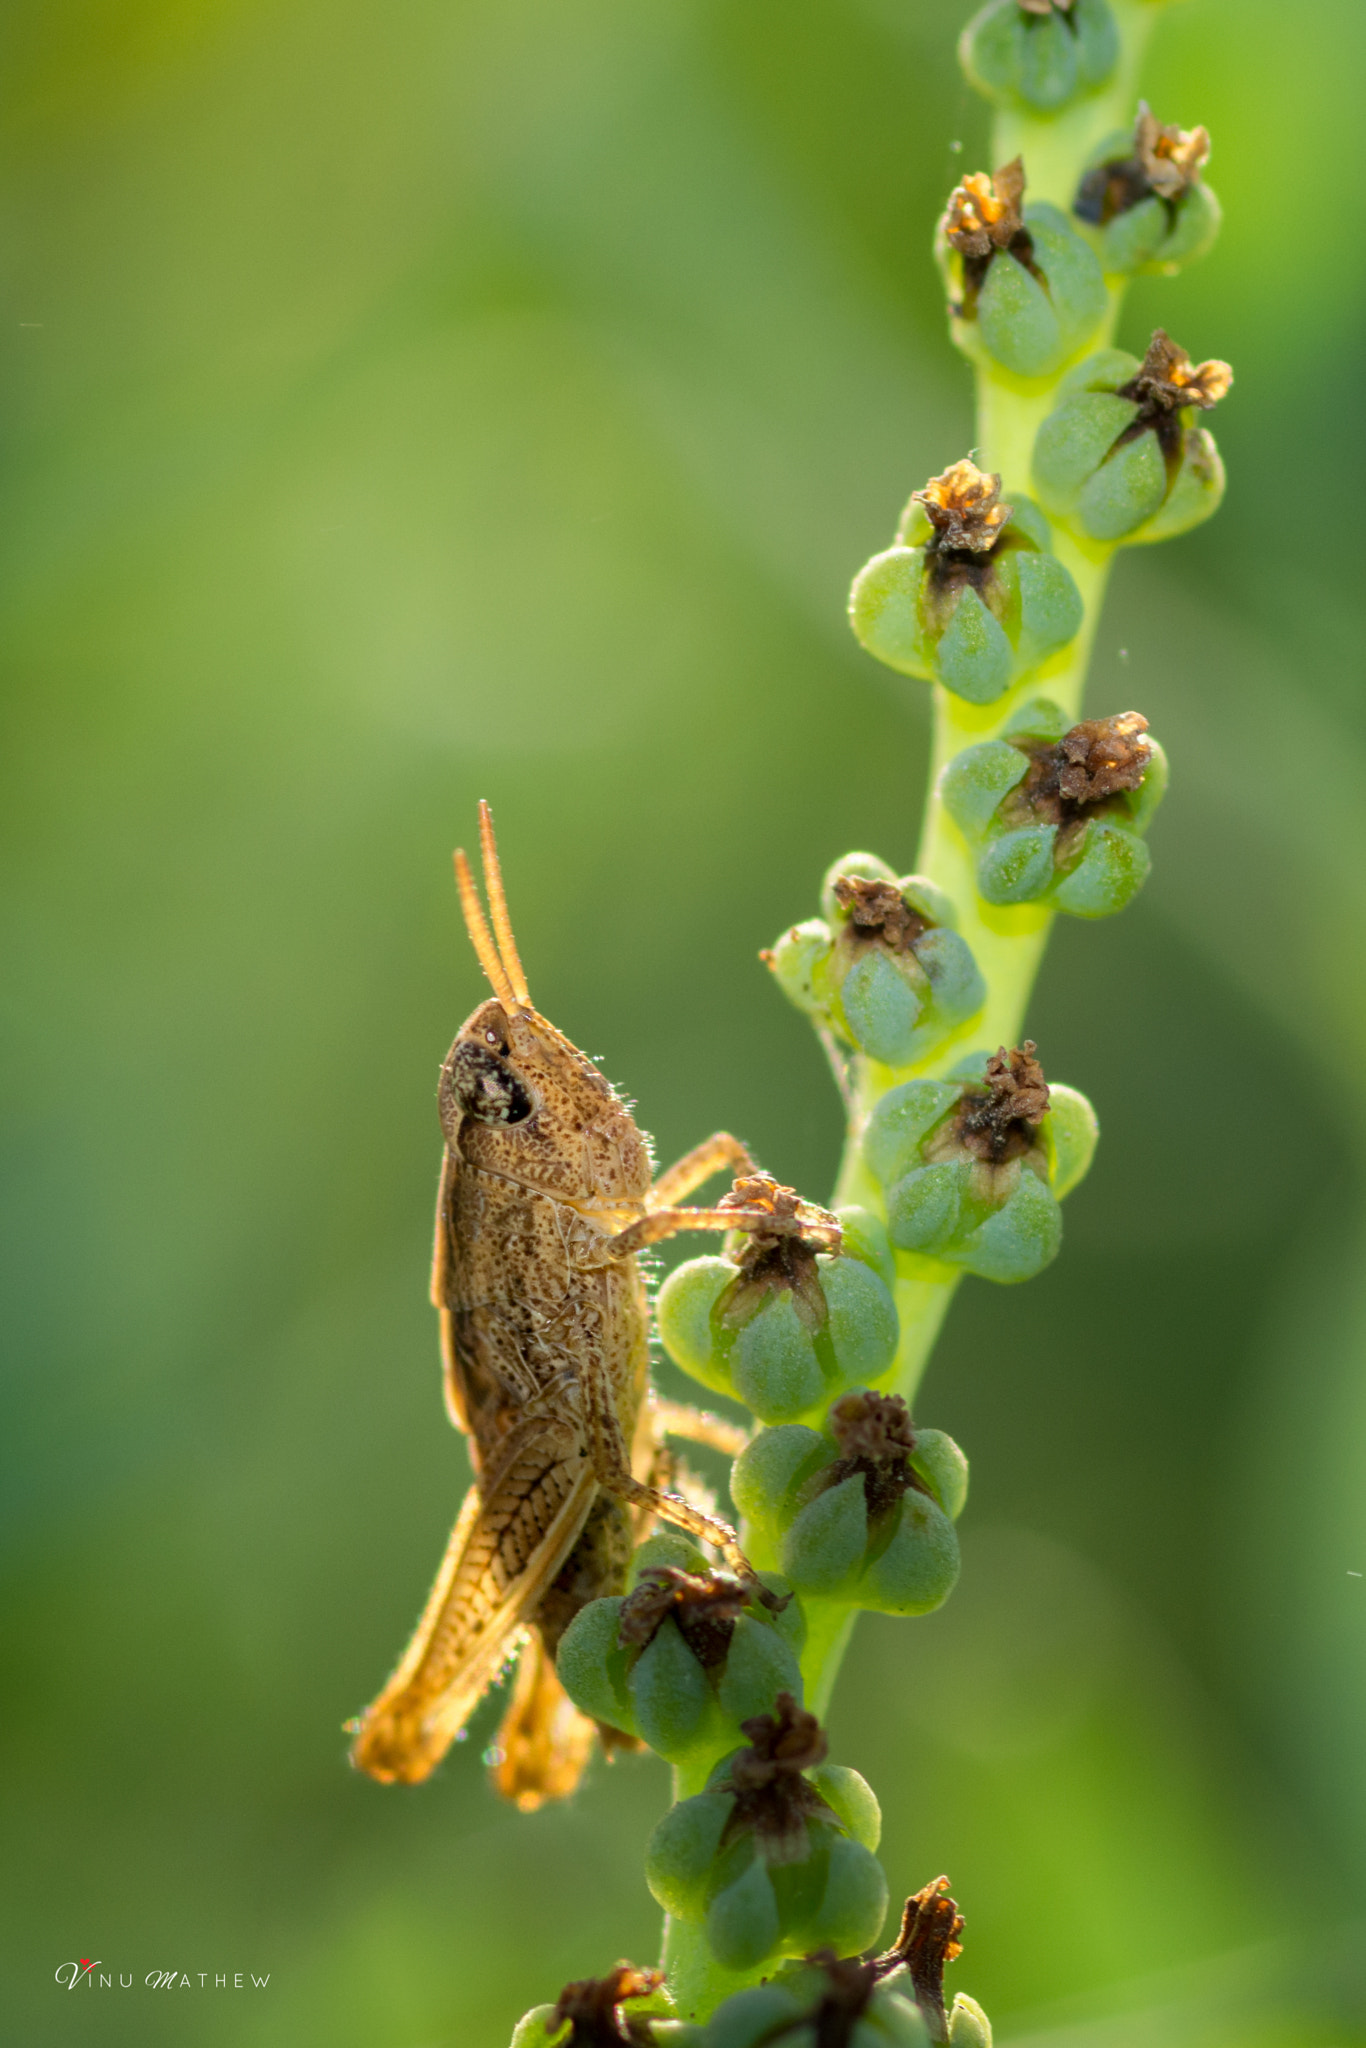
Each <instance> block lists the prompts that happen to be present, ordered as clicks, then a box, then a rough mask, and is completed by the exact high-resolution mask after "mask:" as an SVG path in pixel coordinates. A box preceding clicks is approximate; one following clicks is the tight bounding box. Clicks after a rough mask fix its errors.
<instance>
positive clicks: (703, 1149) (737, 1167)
mask: <svg viewBox="0 0 1366 2048" xmlns="http://www.w3.org/2000/svg"><path fill="white" fill-rule="evenodd" d="M723 1167H729V1168H730V1170H731V1173H732V1174H735V1175H739V1174H742V1173H753V1172H754V1171H755V1163H754V1160H753V1158H752V1157H751V1155H750V1150H749V1147H748V1146H747V1145H744V1144H742V1143H741V1141H740V1140H739V1138H733V1137H732V1136H731V1134H730V1132H729V1131H713V1133H712V1135H711V1137H709V1138H704V1139H703V1140H702V1143H701V1144H700V1145H694V1146H693V1148H692V1151H691V1152H685V1153H684V1154H683V1157H682V1158H681V1159H679V1160H677V1161H676V1162H675V1163H674V1165H672V1166H671V1167H670V1168H669V1169H668V1171H667V1173H661V1174H660V1176H659V1179H658V1180H657V1181H656V1182H655V1184H654V1186H653V1187H652V1188H651V1190H650V1207H651V1208H652V1209H672V1208H674V1207H675V1206H676V1204H677V1203H679V1202H681V1201H682V1200H683V1198H684V1196H685V1195H690V1194H692V1193H693V1192H694V1190H695V1189H697V1188H700V1187H701V1185H702V1183H703V1181H707V1180H710V1179H711V1177H712V1175H713V1174H716V1173H720V1172H721V1170H722V1168H723Z"/></svg>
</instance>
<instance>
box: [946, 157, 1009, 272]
mask: <svg viewBox="0 0 1366 2048" xmlns="http://www.w3.org/2000/svg"><path fill="white" fill-rule="evenodd" d="M1024 189H1025V168H1024V158H1023V157H1020V156H1017V157H1015V158H1013V159H1012V160H1011V162H1010V163H1008V164H1003V165H1002V166H1001V168H1000V170H999V171H997V173H996V175H995V177H994V178H990V177H988V176H987V174H986V172H985V171H970V172H969V173H968V175H967V177H966V178H964V180H963V182H962V184H961V185H955V187H954V189H953V191H952V192H951V193H950V194H949V203H948V205H947V207H946V208H945V209H944V218H943V222H942V226H943V230H944V237H945V239H946V241H948V242H949V244H950V245H951V246H952V247H953V248H955V249H957V250H958V252H959V254H960V255H962V256H970V257H978V258H981V257H987V256H990V255H992V254H993V253H994V251H996V250H997V249H1008V248H1009V247H1010V245H1011V243H1012V242H1013V241H1014V240H1015V238H1016V236H1017V235H1020V234H1023V232H1024V216H1023V214H1022V213H1021V211H1020V202H1021V201H1022V199H1023V198H1024Z"/></svg>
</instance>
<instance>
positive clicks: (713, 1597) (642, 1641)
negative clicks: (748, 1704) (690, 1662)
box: [618, 1565, 749, 1670]
mask: <svg viewBox="0 0 1366 2048" xmlns="http://www.w3.org/2000/svg"><path fill="white" fill-rule="evenodd" d="M748 1599H749V1594H748V1592H747V1591H746V1589H745V1588H744V1587H743V1586H742V1585H741V1583H740V1581H739V1580H738V1579H736V1578H732V1576H731V1575H730V1573H729V1572H715V1571H712V1572H684V1571H679V1570H678V1569H677V1568H676V1567H675V1566H673V1565H654V1566H652V1567H651V1568H650V1569H649V1570H648V1571H643V1572H642V1573H641V1575H640V1583H639V1584H638V1585H637V1586H636V1588H635V1590H634V1592H632V1593H628V1594H627V1596H626V1598H625V1600H623V1602H622V1604H621V1615H620V1618H619V1622H618V1633H619V1636H620V1639H621V1641H622V1642H623V1643H631V1644H634V1645H636V1646H637V1647H638V1648H640V1649H642V1650H643V1649H644V1648H645V1646H646V1644H647V1643H651V1642H653V1640H654V1638H655V1636H656V1635H657V1634H658V1632H659V1630H660V1628H661V1627H662V1626H663V1624H664V1622H665V1621H666V1620H668V1619H669V1618H670V1617H672V1618H673V1620H674V1622H675V1623H676V1625H677V1627H678V1631H679V1634H680V1635H681V1636H682V1637H683V1640H684V1642H685V1643H686V1644H687V1645H688V1648H689V1649H690V1650H691V1651H692V1653H693V1655H694V1656H695V1657H696V1659H697V1661H698V1663H699V1664H701V1665H702V1666H703V1667H704V1669H706V1670H710V1669H712V1668H713V1667H714V1666H715V1665H717V1664H724V1663H725V1661H726V1657H727V1655H728V1654H729V1651H730V1642H731V1637H732V1636H733V1635H734V1634H735V1624H736V1622H737V1621H738V1620H739V1619H740V1616H741V1615H742V1614H743V1613H744V1611H745V1605H746V1602H747V1601H748Z"/></svg>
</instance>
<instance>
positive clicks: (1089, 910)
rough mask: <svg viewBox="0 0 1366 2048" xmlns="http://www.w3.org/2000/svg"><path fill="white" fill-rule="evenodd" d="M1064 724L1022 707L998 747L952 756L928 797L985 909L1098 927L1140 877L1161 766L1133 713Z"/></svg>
mask: <svg viewBox="0 0 1366 2048" xmlns="http://www.w3.org/2000/svg"><path fill="white" fill-rule="evenodd" d="M1065 724H1066V720H1065V717H1064V714H1063V713H1062V712H1061V711H1059V710H1058V708H1057V706H1056V705H1054V704H1049V703H1047V702H1046V701H1045V700H1043V699H1039V700H1036V701H1035V702H1034V703H1033V704H1028V705H1026V706H1025V707H1024V708H1023V710H1021V711H1020V712H1019V714H1018V715H1017V717H1015V718H1014V719H1012V721H1011V723H1010V724H1009V725H1008V726H1007V727H1006V730H1005V732H1004V733H1003V734H1002V736H1001V738H1000V739H997V740H984V741H983V742H982V743H981V744H980V745H979V746H975V747H967V748H965V749H964V751H963V752H962V753H961V754H958V755H956V756H955V757H954V759H953V760H952V761H950V762H949V764H948V766H947V768H945V770H944V773H943V776H942V778H941V780H940V785H939V792H940V795H941V796H942V798H943V800H944V807H945V809H946V810H947V811H948V813H949V816H950V817H951V818H952V819H953V821H954V823H955V824H956V825H957V826H958V828H959V830H960V831H961V832H962V834H963V836H964V838H965V839H966V840H967V841H968V844H969V846H971V847H973V848H975V849H976V851H977V887H978V890H979V891H980V893H981V895H982V896H983V897H984V899H985V900H986V901H987V902H988V903H995V904H1002V905H1004V904H1011V903H1047V904H1050V905H1051V906H1052V907H1053V908H1054V909H1055V910H1066V911H1070V912H1071V914H1072V915H1073V916H1074V917H1108V916H1109V915H1110V914H1111V913H1112V912H1114V911H1116V910H1122V909H1123V908H1124V906H1125V904H1126V903H1127V902H1128V901H1129V899H1130V897H1131V896H1133V895H1134V894H1136V892H1137V891H1138V890H1139V889H1140V888H1141V887H1142V886H1143V883H1144V881H1145V880H1146V879H1147V874H1148V869H1149V867H1150V865H1151V858H1150V855H1149V853H1148V849H1147V847H1146V845H1145V844H1144V841H1143V834H1144V833H1145V832H1146V831H1147V829H1148V826H1149V824H1150V823H1151V821H1152V815H1153V812H1154V811H1155V810H1156V809H1157V806H1158V804H1159V803H1160V802H1161V801H1162V795H1163V792H1164V790H1165V789H1166V786H1167V757H1166V755H1165V754H1164V753H1163V751H1162V749H1161V748H1160V747H1159V746H1158V745H1157V742H1156V741H1155V740H1151V739H1149V738H1148V736H1147V733H1148V721H1147V719H1146V718H1143V717H1142V716H1140V714H1139V713H1138V712H1137V711H1122V712H1120V713H1119V714H1118V716H1117V717H1114V718H1085V719H1083V720H1082V721H1081V723H1080V724H1079V725H1074V726H1072V727H1070V728H1069V729H1068V730H1066V731H1064V730H1063V727H1064V725H1065Z"/></svg>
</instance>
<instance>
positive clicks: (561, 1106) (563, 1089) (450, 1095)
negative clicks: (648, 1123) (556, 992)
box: [437, 803, 651, 1207]
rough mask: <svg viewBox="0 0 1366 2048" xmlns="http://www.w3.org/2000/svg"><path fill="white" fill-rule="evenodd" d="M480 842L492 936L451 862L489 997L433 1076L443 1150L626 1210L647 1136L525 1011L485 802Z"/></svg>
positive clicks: (466, 879) (646, 1159)
mask: <svg viewBox="0 0 1366 2048" xmlns="http://www.w3.org/2000/svg"><path fill="white" fill-rule="evenodd" d="M479 834H480V840H481V843H482V848H483V855H484V875H485V879H486V881H487V884H488V894H489V910H490V912H491V915H492V920H493V928H492V931H490V929H489V924H488V921H487V920H486V919H485V916H484V910H483V905H482V904H481V903H480V901H479V895H478V891H477V890H476V888H475V885H474V877H473V875H472V874H471V873H470V868H469V863H468V861H467V860H466V859H465V856H464V854H463V853H457V854H456V856H455V873H456V881H457V883H458V885H459V889H460V902H461V907H462V909H463V910H464V913H465V924H466V926H467V928H468V930H469V935H470V939H471V942H472V944H473V946H474V950H475V952H476V953H477V954H478V956H479V963H480V965H481V966H482V968H483V970H484V972H485V974H486V975H487V976H488V978H489V981H490V982H491V984H492V986H493V990H494V994H493V998H492V999H491V1000H490V1001H488V1002H485V1003H481V1004H480V1005H479V1008H478V1009H477V1010H476V1011H475V1012H474V1014H473V1015H472V1016H471V1017H468V1018H467V1019H466V1021H465V1023H464V1024H463V1025H462V1026H461V1029H460V1035H459V1036H458V1038H457V1039H456V1041H455V1044H454V1045H453V1046H452V1047H451V1049H450V1051H449V1053H448V1054H447V1055H446V1060H445V1064H444V1065H443V1067H442V1069H441V1082H440V1087H439V1089H438V1091H437V1103H438V1107H439V1109H440V1113H441V1127H442V1129H443V1130H444V1132H445V1134H446V1142H447V1144H448V1145H449V1146H450V1148H451V1150H452V1151H453V1152H455V1153H457V1154H458V1155H459V1156H460V1157H461V1158H463V1159H467V1160H468V1161H469V1162H470V1164H471V1165H473V1166H480V1167H484V1168H485V1169H487V1170H488V1171H489V1172H492V1173H500V1174H505V1175H506V1176H507V1177H508V1179H510V1180H515V1181H520V1182H521V1183H523V1185H525V1186H528V1187H533V1188H539V1189H542V1190H544V1192H545V1193H547V1194H552V1195H556V1196H559V1197H560V1198H561V1199H562V1200H565V1201H570V1202H598V1203H601V1204H603V1205H604V1206H607V1207H612V1206H614V1205H616V1204H618V1203H625V1204H628V1205H634V1204H636V1203H638V1202H640V1201H641V1200H643V1198H644V1197H645V1195H646V1194H647V1193H648V1192H649V1188H650V1180H651V1165H650V1155H649V1149H648V1146H647V1144H646V1140H645V1138H644V1136H643V1135H642V1133H641V1132H640V1131H638V1130H637V1129H636V1126H635V1122H634V1120H633V1118H632V1116H631V1113H630V1111H629V1110H628V1109H627V1107H626V1105H625V1103H624V1102H623V1101H622V1100H621V1098H620V1096H618V1095H617V1093H616V1092H615V1090H614V1089H613V1088H612V1086H611V1084H610V1083H609V1082H608V1081H607V1080H606V1079H605V1078H604V1076H603V1075H602V1074H600V1073H599V1072H598V1069H597V1068H596V1067H595V1066H594V1064H593V1062H592V1061H591V1060H590V1059H589V1058H588V1056H587V1054H586V1053H581V1052H580V1051H579V1049H578V1047H577V1046H574V1045H571V1044H570V1042H569V1040H568V1039H567V1038H566V1037H565V1036H564V1035H563V1033H562V1032H559V1031H557V1030H556V1029H555V1027H554V1025H553V1024H551V1023H549V1022H548V1020H547V1019H546V1018H544V1017H542V1016H541V1014H540V1012H539V1011H538V1010H536V1009H535V1008H534V1007H533V1005H532V1002H531V998H530V996H529V995H528V993H527V985H526V976H525V975H524V973H523V972H522V963H521V960H520V959H519V958H518V954H517V946H516V942H515V940H514V939H513V936H512V925H511V922H510V920H509V918H508V911H507V899H506V897H505V896H504V894H503V879H502V873H501V871H500V869H499V865H498V849H497V846H496V845H495V843H494V837H493V820H492V818H491V817H490V815H489V808H488V805H487V804H483V803H481V804H480V806H479Z"/></svg>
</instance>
